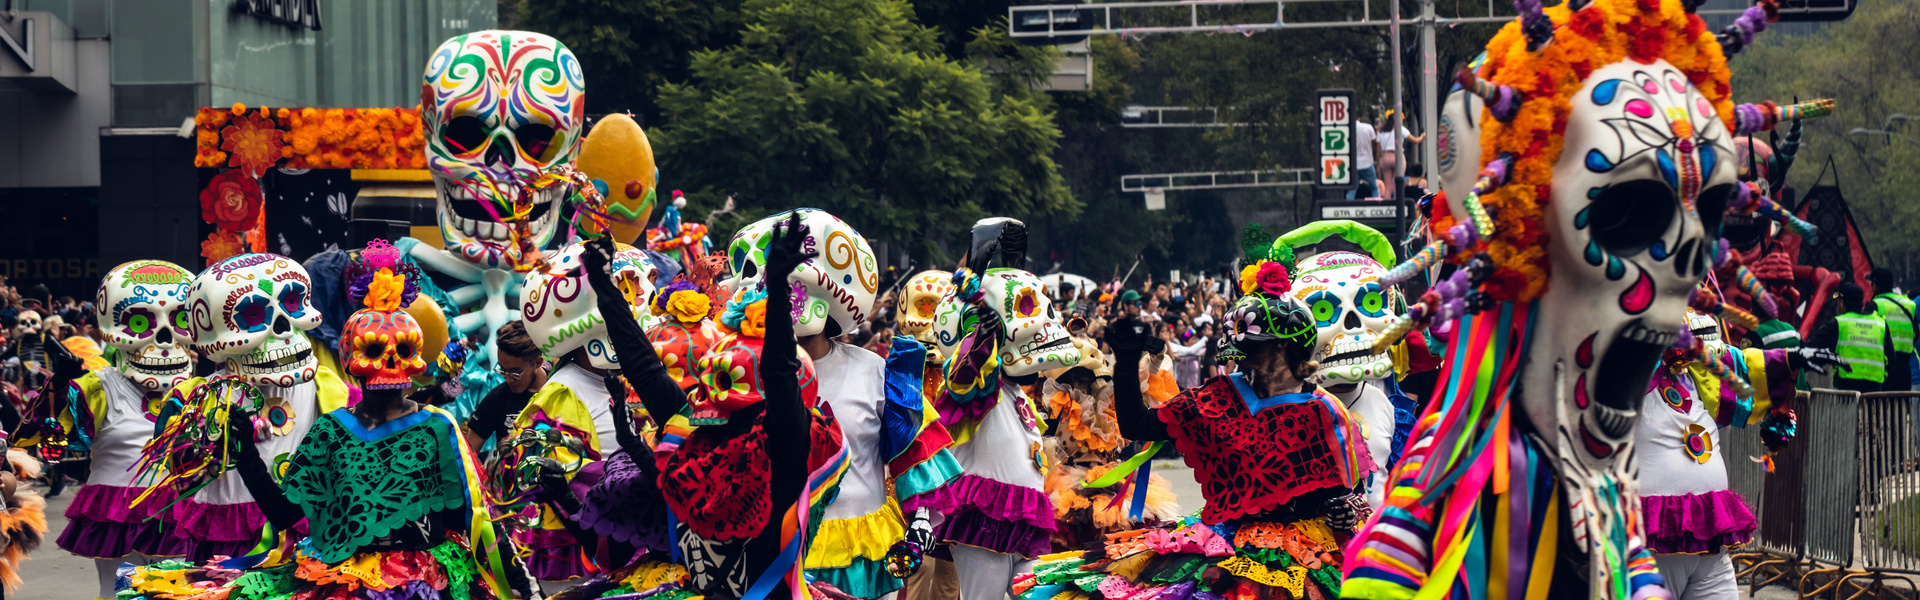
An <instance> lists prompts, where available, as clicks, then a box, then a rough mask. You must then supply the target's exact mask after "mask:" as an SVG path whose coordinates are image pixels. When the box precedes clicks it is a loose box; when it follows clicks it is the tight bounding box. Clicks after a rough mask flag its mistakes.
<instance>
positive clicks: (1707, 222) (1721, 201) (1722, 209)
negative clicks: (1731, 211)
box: [1696, 183, 1735, 237]
mask: <svg viewBox="0 0 1920 600" xmlns="http://www.w3.org/2000/svg"><path fill="white" fill-rule="evenodd" d="M1733 186H1734V184H1731V183H1723V184H1720V185H1716V186H1713V187H1710V188H1707V190H1706V191H1704V192H1700V202H1699V203H1698V204H1697V205H1696V206H1698V207H1699V210H1700V224H1701V225H1703V226H1705V227H1706V229H1707V233H1708V234H1711V235H1713V236H1714V237H1720V222H1721V221H1723V220H1725V219H1726V217H1727V203H1728V202H1731V201H1732V200H1733V192H1734V189H1735V188H1734V187H1733Z"/></svg>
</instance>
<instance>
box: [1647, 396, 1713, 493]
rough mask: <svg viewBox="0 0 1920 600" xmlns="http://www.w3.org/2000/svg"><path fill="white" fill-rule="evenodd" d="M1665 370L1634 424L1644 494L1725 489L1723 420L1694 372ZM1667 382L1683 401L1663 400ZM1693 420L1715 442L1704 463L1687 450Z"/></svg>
mask: <svg viewBox="0 0 1920 600" xmlns="http://www.w3.org/2000/svg"><path fill="white" fill-rule="evenodd" d="M1659 368H1661V369H1665V368H1666V367H1665V366H1664V365H1662V366H1661V367H1659ZM1663 375H1665V374H1662V373H1656V374H1655V375H1654V382H1653V389H1650V390H1647V394H1646V396H1644V397H1643V398H1642V399H1641V402H1640V422H1639V424H1638V425H1636V426H1634V428H1633V443H1634V458H1636V459H1638V460H1639V461H1640V495H1642V496H1681V495H1686V494H1704V493H1707V492H1716V491H1720V490H1724V489H1727V487H1728V486H1727V466H1726V463H1725V462H1723V461H1722V460H1721V456H1720V455H1721V453H1722V452H1723V451H1724V450H1725V448H1724V447H1722V446H1721V445H1720V425H1719V424H1718V423H1715V422H1714V421H1713V415H1710V414H1707V408H1706V405H1705V403H1702V402H1701V401H1700V394H1699V392H1697V391H1695V390H1694V387H1693V378H1692V377H1690V376H1688V375H1686V374H1681V375H1680V376H1678V377H1671V378H1663ZM1667 384H1674V385H1675V387H1676V388H1677V389H1675V390H1674V391H1675V392H1677V394H1676V398H1678V399H1680V401H1681V402H1680V403H1681V406H1674V405H1672V404H1668V403H1667V401H1666V400H1665V398H1664V396H1665V389H1664V388H1665V386H1666V385H1667ZM1683 411H1684V412H1683ZM1689 425H1695V426H1698V429H1691V431H1697V435H1702V436H1706V437H1707V438H1708V439H1709V440H1711V441H1712V442H1711V443H1712V449H1711V450H1708V451H1707V456H1706V459H1707V460H1706V461H1705V462H1701V461H1699V460H1696V459H1694V458H1693V457H1692V456H1690V455H1689V454H1688V453H1687V451H1686V449H1685V448H1686V444H1687V435H1688V433H1689V432H1690V428H1689V427H1688V426H1689Z"/></svg>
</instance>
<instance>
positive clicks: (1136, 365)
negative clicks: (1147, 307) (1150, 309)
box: [1107, 317, 1173, 442]
mask: <svg viewBox="0 0 1920 600" xmlns="http://www.w3.org/2000/svg"><path fill="white" fill-rule="evenodd" d="M1165 345H1166V341H1165V340H1161V339H1159V338H1155V337H1153V330H1152V328H1150V327H1148V326H1147V324H1146V322H1144V321H1141V320H1139V319H1136V318H1133V317H1121V318H1120V319H1119V320H1116V321H1114V322H1112V323H1110V324H1108V325H1107V346H1108V347H1111V348H1113V410H1114V413H1115V415H1114V416H1115V417H1116V418H1118V419H1119V425H1120V435H1123V436H1126V438H1127V439H1129V440H1135V441H1142V442H1151V441H1159V440H1169V439H1173V437H1172V436H1170V435H1168V434H1167V424H1166V423H1163V422H1161V421H1160V417H1159V415H1155V414H1153V411H1150V410H1147V404H1146V398H1145V396H1143V395H1142V394H1141V392H1140V357H1141V356H1142V355H1144V354H1146V353H1148V352H1156V353H1157V352H1159V351H1160V349H1161V348H1164V347H1165Z"/></svg>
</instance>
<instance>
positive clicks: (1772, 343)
mask: <svg viewBox="0 0 1920 600" xmlns="http://www.w3.org/2000/svg"><path fill="white" fill-rule="evenodd" d="M1753 334H1754V335H1755V336H1757V337H1759V338H1760V347H1761V348H1766V349H1768V350H1772V349H1775V348H1799V347H1800V332H1798V331H1794V329H1793V326H1792V325H1788V324H1787V322H1786V321H1782V320H1779V319H1768V320H1765V321H1761V322H1760V326H1759V327H1758V328H1756V329H1754V330H1753Z"/></svg>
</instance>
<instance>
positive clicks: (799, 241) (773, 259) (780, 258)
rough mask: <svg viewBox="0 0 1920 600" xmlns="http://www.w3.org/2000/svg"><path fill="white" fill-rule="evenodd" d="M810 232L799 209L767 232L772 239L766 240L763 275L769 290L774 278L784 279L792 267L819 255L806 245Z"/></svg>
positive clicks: (795, 267) (797, 266)
mask: <svg viewBox="0 0 1920 600" xmlns="http://www.w3.org/2000/svg"><path fill="white" fill-rule="evenodd" d="M812 233H813V232H812V231H810V229H809V228H808V227H807V224H806V223H802V222H801V221H800V212H799V211H794V212H793V213H792V215H791V216H789V217H788V218H787V220H786V222H784V223H775V224H774V226H773V232H772V233H770V234H769V235H771V236H772V237H773V239H771V240H768V241H767V264H766V267H767V270H766V273H765V274H764V275H763V277H765V280H766V281H767V282H768V283H769V284H770V285H769V286H768V287H767V289H768V290H769V291H771V290H772V289H773V287H772V286H771V282H772V281H773V280H774V278H776V277H777V278H779V279H780V280H782V281H785V280H786V278H787V276H788V275H790V274H792V273H793V270H794V269H797V268H799V267H800V265H802V264H804V263H806V262H807V261H808V260H812V259H813V257H816V256H819V255H820V252H819V251H818V250H814V249H811V248H808V247H807V243H806V242H807V240H808V239H810V238H811V237H812V236H811V234H812Z"/></svg>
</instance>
